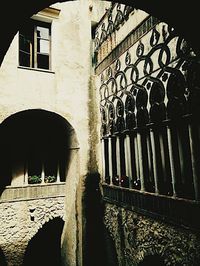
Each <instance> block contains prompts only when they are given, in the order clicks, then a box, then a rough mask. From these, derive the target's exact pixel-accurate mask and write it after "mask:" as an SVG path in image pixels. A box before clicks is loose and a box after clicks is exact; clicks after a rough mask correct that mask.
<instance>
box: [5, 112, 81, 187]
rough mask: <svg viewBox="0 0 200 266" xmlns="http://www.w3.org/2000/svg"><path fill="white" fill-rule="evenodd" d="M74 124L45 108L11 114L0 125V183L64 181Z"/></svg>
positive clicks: (17, 183) (72, 139)
mask: <svg viewBox="0 0 200 266" xmlns="http://www.w3.org/2000/svg"><path fill="white" fill-rule="evenodd" d="M73 134H74V131H73V128H72V127H71V125H70V124H69V123H68V122H67V121H66V120H65V119H64V118H62V117H61V116H59V115H57V114H55V113H52V112H48V111H44V110H36V109H35V110H27V111H22V112H19V113H17V114H14V115H12V116H10V117H9V118H7V119H6V120H4V121H3V123H2V124H1V125H0V136H1V141H0V142H1V147H2V148H1V149H2V153H1V155H0V160H1V162H2V167H1V169H0V180H1V187H3V186H5V185H14V186H21V185H24V184H26V185H28V184H35V183H42V182H43V183H53V182H60V181H61V182H64V181H65V179H66V175H67V169H68V166H69V161H70V153H71V147H72V146H76V145H77V143H76V141H75V140H74V138H73Z"/></svg>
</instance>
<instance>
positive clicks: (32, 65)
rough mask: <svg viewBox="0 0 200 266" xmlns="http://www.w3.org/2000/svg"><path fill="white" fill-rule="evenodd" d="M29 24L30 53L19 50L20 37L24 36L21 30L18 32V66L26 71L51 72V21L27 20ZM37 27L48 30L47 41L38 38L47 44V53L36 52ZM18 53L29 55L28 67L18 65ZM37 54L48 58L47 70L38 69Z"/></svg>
mask: <svg viewBox="0 0 200 266" xmlns="http://www.w3.org/2000/svg"><path fill="white" fill-rule="evenodd" d="M28 21H29V22H31V23H30V25H31V24H32V25H33V28H31V27H30V36H31V37H32V38H30V39H31V41H30V53H28V52H26V51H24V50H22V49H20V48H21V47H20V36H25V34H23V28H22V30H21V31H20V30H19V34H18V66H19V67H21V68H27V69H33V70H41V71H51V70H52V21H48V22H47V21H41V20H38V19H34V18H30V19H29V20H28ZM37 27H42V28H45V29H48V31H49V32H48V33H49V35H48V39H46V38H40V39H42V40H43V39H44V40H45V41H48V42H49V53H42V52H38V43H37V41H38V36H37ZM20 52H22V53H24V54H29V55H30V59H29V60H30V61H29V62H30V63H29V66H25V65H23V64H20ZM38 54H40V55H46V56H48V68H41V67H38Z"/></svg>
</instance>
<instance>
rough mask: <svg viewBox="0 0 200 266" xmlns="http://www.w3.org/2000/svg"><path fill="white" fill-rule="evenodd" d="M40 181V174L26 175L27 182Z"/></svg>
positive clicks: (34, 182)
mask: <svg viewBox="0 0 200 266" xmlns="http://www.w3.org/2000/svg"><path fill="white" fill-rule="evenodd" d="M41 182H42V179H41V176H38V175H32V176H29V177H28V183H29V184H39V183H41Z"/></svg>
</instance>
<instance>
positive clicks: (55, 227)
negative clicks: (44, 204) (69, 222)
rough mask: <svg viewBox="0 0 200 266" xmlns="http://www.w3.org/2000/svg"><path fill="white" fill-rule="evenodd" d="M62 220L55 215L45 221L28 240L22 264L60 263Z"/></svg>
mask: <svg viewBox="0 0 200 266" xmlns="http://www.w3.org/2000/svg"><path fill="white" fill-rule="evenodd" d="M63 224H64V221H63V220H62V219H61V218H59V217H57V218H54V219H52V220H50V221H49V222H47V223H45V224H44V225H43V226H42V228H40V229H39V230H38V232H37V234H36V235H35V236H34V237H33V238H32V239H31V240H30V241H29V244H28V246H27V248H26V252H25V256H24V261H23V265H24V266H26V265H27V266H31V265H38V266H39V265H41V266H42V265H47V264H48V265H49V266H50V265H52V266H55V265H57V266H59V265H61V234H62V230H63Z"/></svg>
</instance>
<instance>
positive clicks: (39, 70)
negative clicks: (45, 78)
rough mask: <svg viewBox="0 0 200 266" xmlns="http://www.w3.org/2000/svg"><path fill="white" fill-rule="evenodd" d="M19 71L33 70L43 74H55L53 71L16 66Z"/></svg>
mask: <svg viewBox="0 0 200 266" xmlns="http://www.w3.org/2000/svg"><path fill="white" fill-rule="evenodd" d="M18 68H19V69H25V70H33V71H37V72H45V73H51V74H55V72H54V71H51V70H48V69H41V68H32V67H24V66H18Z"/></svg>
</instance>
